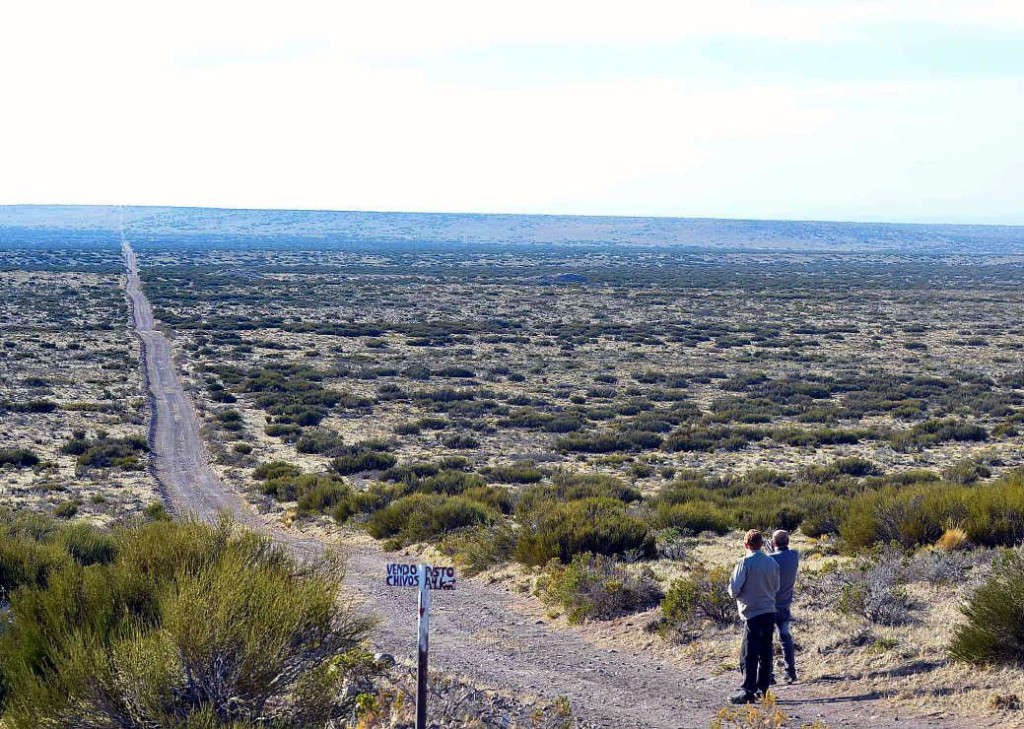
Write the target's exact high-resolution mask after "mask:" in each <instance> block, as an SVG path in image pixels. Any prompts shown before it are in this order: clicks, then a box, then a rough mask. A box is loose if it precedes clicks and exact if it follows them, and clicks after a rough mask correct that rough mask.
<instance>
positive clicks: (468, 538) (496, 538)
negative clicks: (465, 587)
mask: <svg viewBox="0 0 1024 729" xmlns="http://www.w3.org/2000/svg"><path fill="white" fill-rule="evenodd" d="M515 547H516V533H515V531H514V530H513V529H512V527H511V526H510V525H509V524H507V523H503V522H497V523H494V524H486V525H484V526H480V527H471V528H469V529H462V530H460V531H456V532H453V533H451V534H449V535H447V536H446V537H445V538H444V540H443V541H442V542H441V545H440V550H441V552H443V553H444V554H447V555H449V556H450V557H452V558H453V559H454V560H455V562H457V563H458V564H459V565H460V566H461V567H462V568H463V571H464V572H465V573H466V575H467V576H469V577H472V576H473V575H477V574H480V573H481V572H483V571H484V570H486V569H488V568H490V567H493V566H495V565H501V564H504V563H505V562H507V561H509V560H510V559H512V554H513V552H514V550H515Z"/></svg>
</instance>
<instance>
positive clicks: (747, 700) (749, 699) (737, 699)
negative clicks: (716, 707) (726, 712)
mask: <svg viewBox="0 0 1024 729" xmlns="http://www.w3.org/2000/svg"><path fill="white" fill-rule="evenodd" d="M755 701H757V696H755V695H754V694H752V693H750V692H749V691H740V692H739V693H736V694H733V695H732V696H730V697H729V703H730V704H753V703H754V702H755Z"/></svg>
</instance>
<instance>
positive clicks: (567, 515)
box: [515, 498, 656, 565]
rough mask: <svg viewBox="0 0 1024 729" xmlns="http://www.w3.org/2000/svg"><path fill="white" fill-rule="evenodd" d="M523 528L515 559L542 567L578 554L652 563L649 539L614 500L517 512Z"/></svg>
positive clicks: (639, 523)
mask: <svg viewBox="0 0 1024 729" xmlns="http://www.w3.org/2000/svg"><path fill="white" fill-rule="evenodd" d="M517 515H518V518H519V520H520V523H521V524H522V530H521V533H520V535H519V542H518V544H517V545H516V554H515V556H516V559H517V560H518V561H520V562H522V563H524V564H528V565H544V564H547V563H548V562H549V561H551V560H552V559H559V560H561V561H562V562H563V563H565V564H568V563H569V562H571V561H572V558H573V557H574V556H575V555H577V554H580V553H582V552H592V553H594V554H605V555H627V556H629V557H635V558H652V557H654V555H655V553H656V549H655V543H654V536H653V535H652V534H651V533H650V531H649V530H648V528H647V525H646V524H645V523H644V521H643V520H642V519H640V518H639V517H636V516H633V515H631V514H629V513H627V511H626V507H625V504H623V503H622V502H621V501H618V500H617V499H610V498H585V499H577V500H573V501H569V502H567V503H562V504H557V503H545V504H544V508H541V509H537V510H535V511H532V512H527V513H526V514H523V513H520V512H518V510H517Z"/></svg>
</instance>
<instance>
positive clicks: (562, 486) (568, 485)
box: [516, 471, 641, 517]
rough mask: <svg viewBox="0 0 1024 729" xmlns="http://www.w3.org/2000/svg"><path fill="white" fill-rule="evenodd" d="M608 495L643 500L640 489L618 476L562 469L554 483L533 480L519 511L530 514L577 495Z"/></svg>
mask: <svg viewBox="0 0 1024 729" xmlns="http://www.w3.org/2000/svg"><path fill="white" fill-rule="evenodd" d="M588 498H607V499H617V500H619V501H623V502H634V501H639V500H640V498H641V495H640V492H639V491H638V490H637V489H635V488H633V487H632V486H630V485H628V484H626V483H625V482H624V481H622V480H621V479H618V478H616V477H615V476H609V475H606V474H600V473H571V472H568V471H559V472H557V473H555V474H554V475H553V476H552V477H551V483H550V484H539V483H538V484H533V485H531V486H528V487H527V488H526V489H524V490H523V492H522V494H521V495H520V497H519V503H518V504H517V505H516V512H517V513H518V514H520V515H521V516H524V517H527V516H528V515H529V514H530V513H531V512H534V511H537V510H538V509H545V508H548V507H549V506H550V505H552V504H553V503H561V502H566V501H572V500H574V499H588Z"/></svg>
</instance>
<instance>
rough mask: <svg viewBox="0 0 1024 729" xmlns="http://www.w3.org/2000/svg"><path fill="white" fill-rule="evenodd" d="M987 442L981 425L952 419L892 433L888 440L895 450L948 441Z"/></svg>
mask: <svg viewBox="0 0 1024 729" xmlns="http://www.w3.org/2000/svg"><path fill="white" fill-rule="evenodd" d="M983 440H988V431H987V430H985V428H984V427H983V426H981V425H976V424H972V423H965V422H963V421H960V420H955V419H953V418H947V419H945V420H927V421H925V422H923V423H918V424H917V425H915V426H913V427H912V428H910V429H909V430H902V431H899V432H897V433H894V434H893V435H892V437H891V438H890V443H891V444H892V447H893V448H895V449H896V450H902V451H907V450H919V449H922V448H928V447H929V446H933V445H936V444H938V443H945V442H948V441H956V442H978V441H983Z"/></svg>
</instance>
